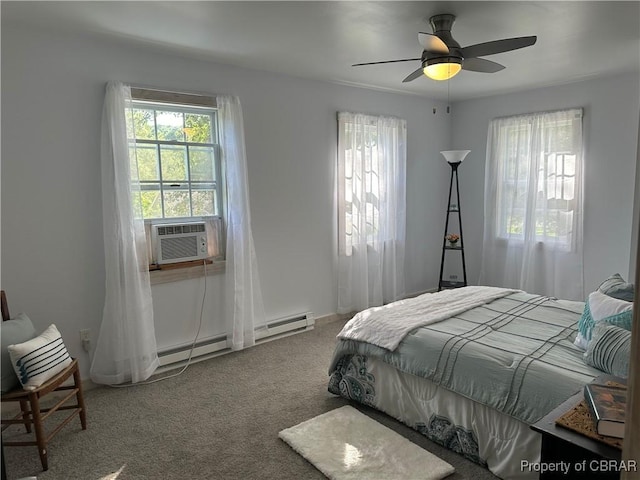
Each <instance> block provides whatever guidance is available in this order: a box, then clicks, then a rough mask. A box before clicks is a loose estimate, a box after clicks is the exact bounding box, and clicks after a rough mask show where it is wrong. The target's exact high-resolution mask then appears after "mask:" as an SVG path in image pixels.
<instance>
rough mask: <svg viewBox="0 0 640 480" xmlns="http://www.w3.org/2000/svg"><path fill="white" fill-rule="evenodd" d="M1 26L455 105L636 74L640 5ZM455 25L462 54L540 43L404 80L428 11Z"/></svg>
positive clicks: (80, 7)
mask: <svg viewBox="0 0 640 480" xmlns="http://www.w3.org/2000/svg"><path fill="white" fill-rule="evenodd" d="M1 9H2V12H1V14H2V24H3V26H5V25H7V24H15V25H21V24H27V23H31V24H35V25H36V26H37V27H38V28H42V29H45V28H46V29H63V30H68V31H76V30H77V31H82V32H87V33H92V34H98V35H109V36H114V37H119V38H121V39H126V40H128V41H130V42H137V43H140V44H144V45H148V46H155V47H160V48H163V49H166V50H173V51H175V52H177V53H179V54H182V55H189V56H194V57H196V58H200V59H206V60H211V61H215V62H218V63H227V64H232V65H238V66H242V67H249V68H253V69H258V70H267V71H275V72H280V73H284V74H289V75H294V76H298V77H303V78H311V79H318V80H324V81H331V82H338V83H343V84H350V85H359V86H367V87H371V88H376V89H382V90H388V91H395V92H404V93H410V94H417V95H424V96H428V97H431V98H440V99H444V98H447V95H450V97H451V99H452V100H456V99H468V98H473V97H480V96H486V95H492V94H496V93H503V92H508V91H517V90H526V89H531V88H534V87H537V86H547V85H555V84H559V83H567V82H572V81H577V80H580V79H585V78H589V77H593V76H598V75H603V74H607V73H611V72H623V71H630V70H638V69H640V2H638V1H624V2H610V1H603V2H595V1H584V2H583V1H569V2H560V1H542V2H541V1H538V2H525V1H507V2H485V1H471V2H463V1H448V2H404V1H391V2H365V1H348V2H337V1H329V2H324V1H303V2H284V1H279V2H269V1H259V2H245V1H231V2H222V1H209V2H187V1H178V2H148V1H144V2H94V1H89V2H55V1H48V2H6V1H3V2H1ZM440 13H452V14H454V15H456V17H457V19H456V22H455V24H454V26H453V29H452V34H453V37H454V38H455V39H456V40H457V41H458V42H459V43H460V45H461V46H463V47H465V46H468V45H472V44H475V43H482V42H487V41H491V40H497V39H501V38H509V37H518V36H528V35H537V37H538V41H537V43H536V44H535V45H534V46H531V47H528V48H525V49H521V50H516V51H513V52H508V53H501V54H497V55H492V56H490V57H487V58H488V59H490V60H493V61H496V62H499V63H501V64H503V65H505V66H506V67H507V68H506V69H504V70H502V71H500V72H498V73H493V74H486V73H476V72H467V71H463V72H461V73H460V74H459V75H458V76H456V77H455V78H454V79H452V80H451V81H450V82H436V81H433V80H429V79H427V78H426V77H421V78H418V79H417V80H415V81H413V82H410V83H405V84H403V83H402V79H403V78H404V77H406V76H407V75H408V74H409V73H411V72H412V71H414V70H415V69H416V68H418V67H419V62H404V63H393V64H387V65H376V66H363V67H352V66H351V65H352V64H353V63H360V62H369V61H381V60H392V59H400V58H418V57H420V55H421V53H422V48H421V47H420V45H419V44H418V40H417V36H418V35H417V34H418V32H419V31H424V32H429V33H431V28H430V27H429V24H428V22H427V20H428V18H429V17H430V16H432V15H435V14H440Z"/></svg>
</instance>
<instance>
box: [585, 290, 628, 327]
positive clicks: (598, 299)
mask: <svg viewBox="0 0 640 480" xmlns="http://www.w3.org/2000/svg"><path fill="white" fill-rule="evenodd" d="M589 308H590V310H591V316H592V317H593V320H594V321H595V322H599V321H600V320H602V319H604V318H607V317H611V316H613V315H618V314H619V313H624V312H627V311H629V310H632V309H633V303H632V302H625V301H624V300H618V299H617V298H613V297H610V296H609V295H605V294H604V293H601V292H598V291H595V292H593V293H590V294H589Z"/></svg>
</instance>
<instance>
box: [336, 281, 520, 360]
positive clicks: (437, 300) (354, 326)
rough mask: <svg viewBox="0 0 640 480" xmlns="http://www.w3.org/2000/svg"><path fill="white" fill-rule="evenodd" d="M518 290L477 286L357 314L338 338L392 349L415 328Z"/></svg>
mask: <svg viewBox="0 0 640 480" xmlns="http://www.w3.org/2000/svg"><path fill="white" fill-rule="evenodd" d="M518 291H520V290H512V289H507V288H497V287H483V286H481V287H462V288H454V289H451V290H443V291H441V292H438V293H425V294H424V295H420V296H418V297H415V298H408V299H406V300H399V301H397V302H393V303H390V304H388V305H384V306H382V307H373V308H368V309H367V310H363V311H362V312H360V313H357V314H356V315H355V316H354V317H353V318H352V319H351V320H349V322H347V324H346V325H345V326H344V328H343V329H342V331H341V332H340V333H339V334H338V338H341V339H345V340H357V341H360V342H367V343H372V344H374V345H377V346H379V347H382V348H386V349H388V350H395V349H396V347H397V346H398V345H399V344H400V342H401V341H402V339H403V338H404V337H406V336H407V334H408V333H409V332H410V331H412V330H415V329H416V328H418V327H422V326H424V325H429V324H431V323H436V322H440V321H442V320H445V319H447V318H449V317H453V316H455V315H458V314H459V313H462V312H464V311H466V310H470V309H472V308H475V307H479V306H480V305H484V304H485V303H489V302H491V301H492V300H495V299H496V298H501V297H505V296H507V295H509V294H511V293H514V292H518Z"/></svg>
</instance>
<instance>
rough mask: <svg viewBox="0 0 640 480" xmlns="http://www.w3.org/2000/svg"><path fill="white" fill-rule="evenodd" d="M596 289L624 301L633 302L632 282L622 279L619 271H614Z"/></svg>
mask: <svg viewBox="0 0 640 480" xmlns="http://www.w3.org/2000/svg"><path fill="white" fill-rule="evenodd" d="M598 291H599V292H602V293H604V294H605V295H609V296H610V297H613V298H617V299H619V300H624V301H626V302H633V297H634V287H633V283H627V282H625V281H624V279H623V278H622V276H621V275H620V274H619V273H614V274H613V275H611V276H610V277H609V278H607V279H606V280H605V281H604V282H602V283H601V284H600V286H599V287H598Z"/></svg>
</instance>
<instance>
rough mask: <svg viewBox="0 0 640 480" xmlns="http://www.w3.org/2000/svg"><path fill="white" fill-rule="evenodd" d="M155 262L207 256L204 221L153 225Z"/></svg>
mask: <svg viewBox="0 0 640 480" xmlns="http://www.w3.org/2000/svg"><path fill="white" fill-rule="evenodd" d="M153 234H154V241H155V246H156V262H157V263H158V264H162V263H176V262H188V261H190V260H202V259H204V258H207V257H208V256H209V253H208V248H207V244H208V242H207V231H206V228H205V224H204V222H193V223H166V224H158V225H154V226H153Z"/></svg>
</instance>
